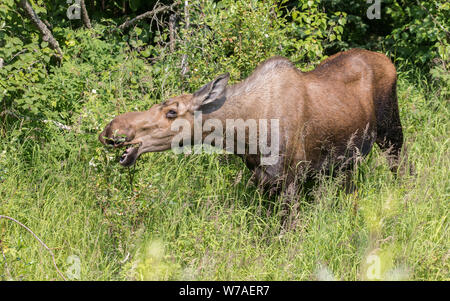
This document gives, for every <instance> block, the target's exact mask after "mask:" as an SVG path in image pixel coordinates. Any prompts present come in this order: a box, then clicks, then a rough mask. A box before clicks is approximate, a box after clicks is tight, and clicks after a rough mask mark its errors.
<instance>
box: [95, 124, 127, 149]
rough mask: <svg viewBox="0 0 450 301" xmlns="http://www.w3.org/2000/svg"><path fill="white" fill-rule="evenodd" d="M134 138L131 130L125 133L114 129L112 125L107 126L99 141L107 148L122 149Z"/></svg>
mask: <svg viewBox="0 0 450 301" xmlns="http://www.w3.org/2000/svg"><path fill="white" fill-rule="evenodd" d="M133 136H134V135H133V134H132V133H130V131H129V130H125V131H124V130H121V129H117V128H116V129H114V128H113V126H112V125H111V123H110V124H108V125H107V126H106V128H105V129H104V130H103V132H101V133H100V135H99V136H98V140H99V141H100V142H101V143H102V144H103V145H106V146H114V147H120V146H122V145H123V144H124V143H125V142H129V141H131V140H132V139H133Z"/></svg>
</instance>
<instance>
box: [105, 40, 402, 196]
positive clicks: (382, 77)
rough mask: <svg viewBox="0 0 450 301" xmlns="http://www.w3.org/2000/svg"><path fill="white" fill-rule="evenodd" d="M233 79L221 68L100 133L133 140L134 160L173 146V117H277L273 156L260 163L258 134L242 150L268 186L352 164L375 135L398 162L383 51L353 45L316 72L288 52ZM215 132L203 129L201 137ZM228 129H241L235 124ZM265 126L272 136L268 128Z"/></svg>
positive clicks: (126, 142) (119, 141) (389, 69)
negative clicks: (255, 146)
mask: <svg viewBox="0 0 450 301" xmlns="http://www.w3.org/2000/svg"><path fill="white" fill-rule="evenodd" d="M228 80H229V75H228V74H223V75H221V76H219V77H217V78H216V79H214V80H213V81H212V82H210V83H208V84H206V85H205V86H203V87H202V88H200V89H199V90H198V91H197V92H195V93H194V94H184V95H181V96H177V97H173V98H170V99H168V100H166V101H165V102H163V103H161V104H156V105H154V106H152V107H151V108H150V109H149V110H147V111H143V112H129V113H125V114H122V115H119V116H117V117H115V118H114V119H113V120H112V121H111V122H110V123H109V124H108V125H107V126H106V128H105V129H104V131H103V132H102V133H101V134H100V136H99V140H100V141H101V142H102V143H103V144H105V145H113V146H114V147H124V146H129V147H128V148H127V149H126V151H125V152H124V154H123V155H122V157H121V159H120V163H121V164H122V165H123V166H129V165H132V164H134V163H135V161H136V160H137V158H138V157H139V156H140V155H142V154H143V153H147V152H157V151H165V150H168V149H170V148H171V146H173V145H172V140H173V138H174V137H175V136H176V135H178V134H179V133H180V131H179V130H178V131H177V130H173V127H172V124H173V123H174V122H175V121H176V120H178V119H184V120H187V122H188V123H190V124H191V125H193V123H194V112H196V111H197V112H202V116H203V120H202V122H203V123H205V122H206V121H207V120H209V119H214V120H219V121H222V122H223V124H225V123H226V120H228V119H234V120H237V119H242V120H262V119H265V120H278V121H279V129H278V130H279V133H278V138H279V141H278V142H279V147H278V152H279V157H278V158H279V159H278V160H277V162H276V163H275V164H272V165H263V164H261V159H262V157H264V155H263V154H262V153H261V152H259V151H258V152H257V153H254V154H251V153H249V152H248V149H249V146H250V145H249V144H251V143H258V141H256V142H251V141H249V139H248V137H247V139H246V140H245V142H244V144H246V147H245V152H244V153H242V154H239V156H241V157H242V158H243V160H244V162H245V163H246V165H247V166H248V168H250V169H251V170H253V171H254V174H255V177H256V179H257V180H258V181H259V183H261V184H263V185H264V187H266V188H274V187H276V188H279V187H281V186H280V183H284V184H287V185H289V184H290V183H293V182H295V181H296V179H298V178H301V179H306V178H309V177H311V176H313V175H315V174H317V173H319V172H320V171H323V170H329V167H330V166H331V164H334V165H335V164H337V165H338V166H340V167H343V166H344V167H345V166H350V165H351V164H348V163H352V162H354V160H355V158H358V157H364V156H366V155H367V154H368V153H369V152H370V150H371V148H372V146H373V143H374V142H376V143H377V144H378V145H379V147H380V148H381V150H382V151H384V152H386V153H387V154H388V155H389V158H390V164H391V168H393V169H395V168H396V165H397V162H398V156H399V152H400V149H401V148H402V144H403V133H402V126H401V123H400V117H399V111H398V104H397V94H396V81H397V75H396V70H395V67H394V65H393V64H392V63H391V61H390V60H389V59H388V58H387V57H386V56H385V55H383V54H380V53H375V52H371V51H367V50H362V49H352V50H349V51H345V52H340V53H337V54H335V55H333V56H331V57H329V58H327V59H326V60H324V61H323V62H322V63H321V64H320V65H319V66H318V67H317V68H316V69H315V70H313V71H310V72H301V71H300V70H299V69H297V68H296V67H295V66H294V65H293V64H292V63H291V62H290V61H289V60H287V59H286V58H282V57H272V58H270V59H268V60H266V61H264V62H263V63H261V64H260V65H259V66H258V67H257V68H256V70H255V71H254V72H253V73H252V74H251V75H250V76H249V77H248V78H246V79H245V80H243V81H242V82H239V83H237V84H234V85H228ZM192 128H194V126H192ZM258 130H260V129H258ZM209 133H210V132H205V133H203V134H202V135H203V138H204V137H205V136H206V135H208V134H209ZM189 134H192V133H189ZM223 134H224V135H225V136H226V135H228V137H229V135H233V137H235V131H231V132H229V131H228V132H227V131H226V130H224V132H223ZM266 134H267V135H268V136H270V134H271V133H270V130H269V131H268V132H267V133H266ZM234 139H236V138H234ZM188 141H191V143H195V142H193V141H192V140H188ZM222 147H223V148H226V147H227V145H226V144H225V145H223V146H222ZM228 150H230V149H228ZM334 165H333V166H334ZM305 175H307V176H306V177H305ZM283 187H286V185H285V186H283ZM277 190H278V189H277Z"/></svg>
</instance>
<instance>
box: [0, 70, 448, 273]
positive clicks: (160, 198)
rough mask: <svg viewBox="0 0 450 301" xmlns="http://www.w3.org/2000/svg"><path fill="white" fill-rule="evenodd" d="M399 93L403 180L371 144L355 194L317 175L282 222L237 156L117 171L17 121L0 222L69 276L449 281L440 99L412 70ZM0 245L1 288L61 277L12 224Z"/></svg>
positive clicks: (7, 144) (150, 159) (3, 155)
mask: <svg viewBox="0 0 450 301" xmlns="http://www.w3.org/2000/svg"><path fill="white" fill-rule="evenodd" d="M114 84H115V85H116V86H120V84H119V83H114ZM398 90H399V92H398V93H399V103H400V109H401V120H402V123H403V126H404V132H405V146H406V152H405V155H404V157H403V159H404V162H403V166H404V167H405V168H404V169H403V171H402V172H400V173H399V175H398V176H397V177H395V176H394V175H393V174H392V173H391V172H390V171H389V168H388V166H387V164H386V161H385V159H384V157H383V155H382V154H381V153H380V151H379V149H377V148H376V147H375V148H374V150H373V151H372V152H371V154H370V155H369V156H368V158H367V159H366V160H365V161H364V162H363V163H362V164H361V166H360V167H359V168H358V170H357V171H356V172H355V175H354V179H355V182H356V190H355V192H354V193H351V194H346V193H345V192H344V191H343V190H342V187H341V185H340V183H339V179H332V178H326V177H324V178H323V179H322V180H321V181H320V184H319V185H318V186H317V187H315V188H314V190H313V192H312V197H310V198H305V196H303V195H298V196H297V197H296V199H295V201H294V202H292V203H291V210H290V216H289V218H288V219H287V221H288V222H287V224H286V225H285V226H282V218H281V208H280V203H281V201H280V200H279V198H278V199H277V198H275V199H268V198H266V197H265V196H263V195H261V194H260V193H259V191H258V190H257V189H256V187H254V185H253V184H252V183H251V181H250V176H251V175H250V172H249V171H248V170H247V169H246V168H245V167H244V164H243V163H242V162H240V160H239V159H238V158H236V157H233V156H231V155H226V156H223V155H205V154H204V155H191V156H185V155H175V154H173V153H171V152H165V153H155V154H147V155H144V156H143V157H142V158H141V159H140V160H139V161H138V164H137V166H136V167H133V168H131V169H124V168H122V167H120V166H119V165H118V164H117V163H115V162H114V156H113V155H112V154H110V153H107V152H105V151H103V149H102V148H101V147H100V145H99V143H98V141H97V136H96V134H97V133H80V132H77V131H71V132H64V131H61V130H59V129H58V128H56V127H54V126H53V125H52V124H47V125H45V126H44V128H42V129H40V130H42V131H46V132H47V133H48V136H49V137H51V139H50V141H48V142H45V143H43V142H40V141H38V140H37V139H35V137H34V136H33V129H32V128H29V129H27V126H29V125H28V124H27V123H26V122H25V123H23V124H22V125H21V126H20V125H18V126H17V127H16V128H15V129H14V128H13V129H9V130H8V131H5V130H3V132H2V133H1V141H2V143H1V146H0V215H7V216H11V217H14V218H16V219H17V220H19V221H21V222H22V223H24V224H25V225H26V226H28V227H29V228H30V229H32V230H33V231H34V233H35V234H36V235H37V236H39V237H40V238H41V239H42V240H43V241H44V242H45V243H46V244H47V246H48V247H50V248H52V250H53V252H54V254H55V258H56V262H57V264H58V266H59V268H60V269H61V270H62V271H63V272H64V273H65V274H66V277H68V278H70V279H75V280H77V279H78V280H133V279H137V280H316V279H319V280H324V279H338V280H366V279H369V280H378V279H403V280H406V279H408V280H450V275H449V259H450V251H449V246H450V239H449V223H448V212H449V199H450V195H449V194H450V181H449V170H450V153H449V150H450V149H449V125H450V123H449V116H450V114H449V113H450V112H449V103H448V100H447V99H444V98H443V97H441V96H439V95H438V93H437V92H436V91H437V89H436V87H433V86H429V85H428V84H427V81H426V80H424V79H423V78H421V75H420V73H414V72H409V73H408V72H406V71H405V72H400V80H399V89H398ZM30 126H31V125H30ZM27 131H28V133H29V134H28V135H25V136H23V135H24V134H23V133H27ZM20 135H22V136H20ZM19 136H20V137H21V138H20V137H19ZM24 137H25V138H24ZM19 138H20V139H19ZM410 166H412V167H413V168H412V171H411V172H410V171H409V167H410ZM405 170H406V171H405ZM0 239H1V248H2V252H3V254H0V279H4V280H7V279H13V280H59V279H61V278H60V277H59V276H58V274H57V272H56V270H55V269H54V267H53V264H52V259H51V256H50V254H49V253H48V252H47V251H46V250H45V249H44V248H43V247H42V246H41V245H40V244H39V243H38V242H37V241H36V240H35V239H34V238H33V237H32V236H31V235H30V234H29V233H28V232H27V231H25V229H23V228H21V227H19V226H18V225H16V224H14V223H12V222H11V221H8V220H5V219H1V220H0ZM74 256H75V258H76V260H75V261H74V260H73V258H74ZM77 262H79V263H80V270H79V274H78V272H76V267H75V265H76V264H77ZM74 271H75V272H74Z"/></svg>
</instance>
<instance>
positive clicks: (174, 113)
mask: <svg viewBox="0 0 450 301" xmlns="http://www.w3.org/2000/svg"><path fill="white" fill-rule="evenodd" d="M166 117H167V118H175V117H177V112H176V111H174V110H169V111H168V112H167V114H166Z"/></svg>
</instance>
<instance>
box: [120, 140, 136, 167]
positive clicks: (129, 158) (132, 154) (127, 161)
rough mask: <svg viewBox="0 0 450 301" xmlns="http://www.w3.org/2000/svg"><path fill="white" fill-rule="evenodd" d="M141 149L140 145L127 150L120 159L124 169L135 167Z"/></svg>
mask: <svg viewBox="0 0 450 301" xmlns="http://www.w3.org/2000/svg"><path fill="white" fill-rule="evenodd" d="M139 147H140V144H139V145H137V146H132V147H129V148H127V149H126V150H125V151H124V152H123V154H122V155H121V156H120V158H119V163H120V165H122V166H124V167H127V166H131V165H133V164H134V163H135V162H136V160H137V158H138V152H139Z"/></svg>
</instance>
